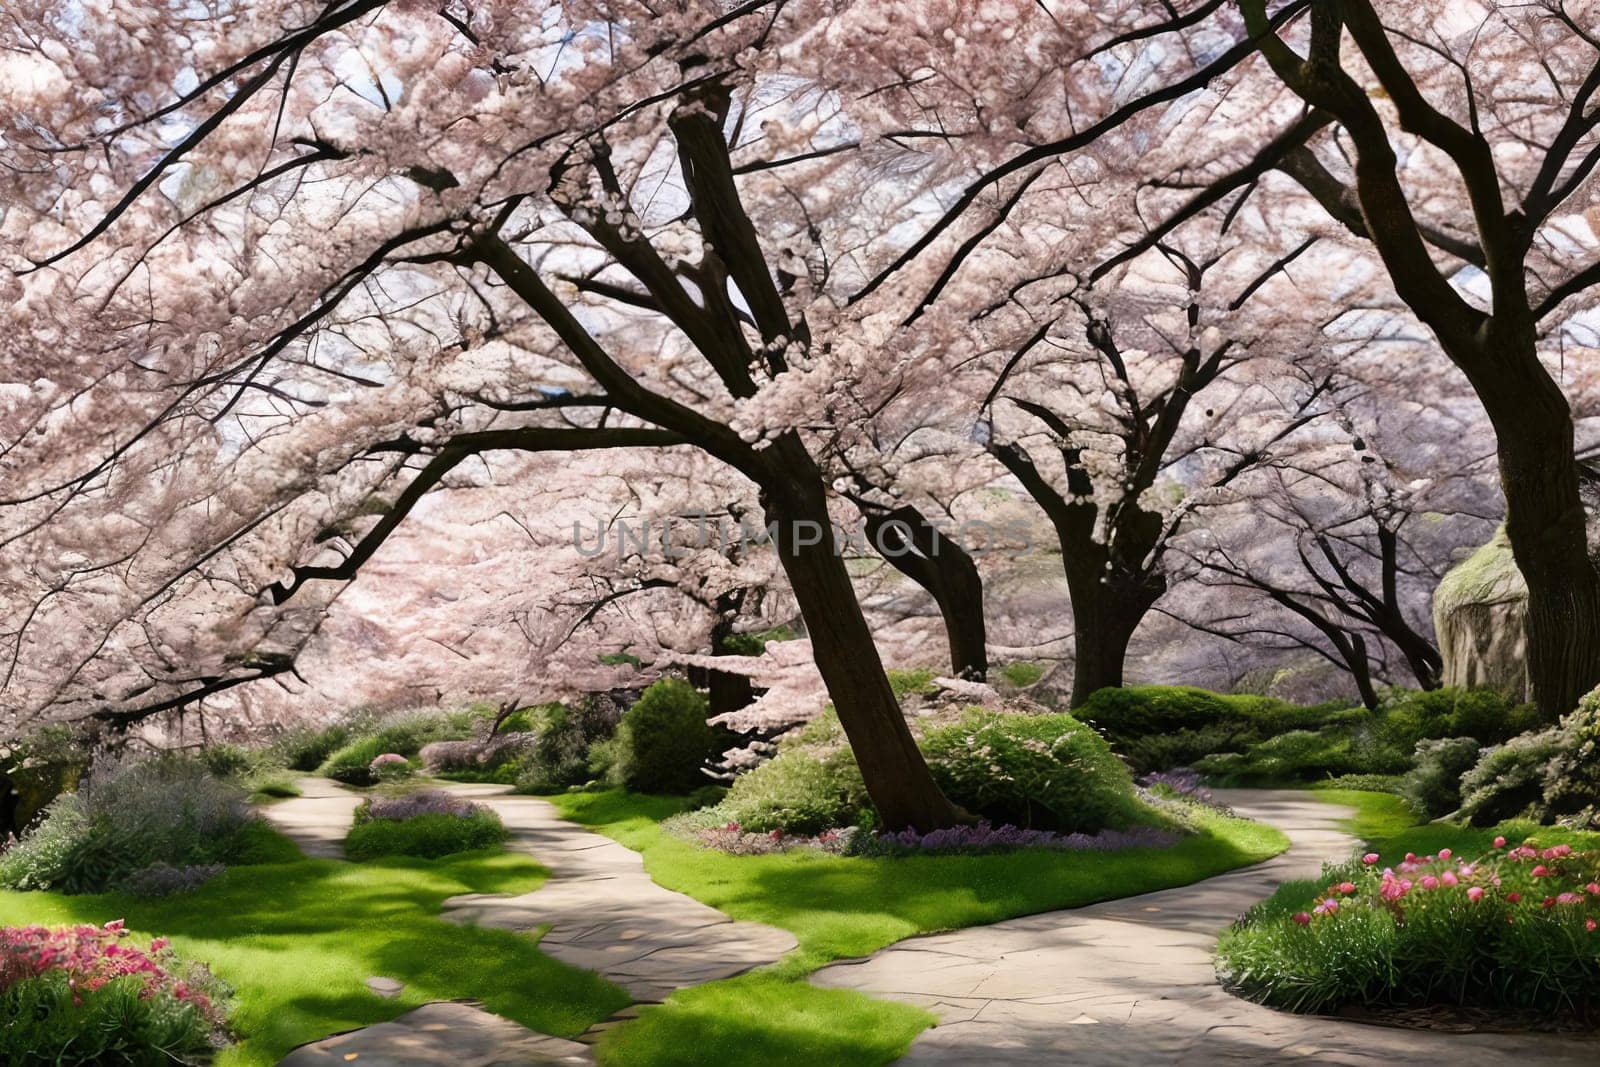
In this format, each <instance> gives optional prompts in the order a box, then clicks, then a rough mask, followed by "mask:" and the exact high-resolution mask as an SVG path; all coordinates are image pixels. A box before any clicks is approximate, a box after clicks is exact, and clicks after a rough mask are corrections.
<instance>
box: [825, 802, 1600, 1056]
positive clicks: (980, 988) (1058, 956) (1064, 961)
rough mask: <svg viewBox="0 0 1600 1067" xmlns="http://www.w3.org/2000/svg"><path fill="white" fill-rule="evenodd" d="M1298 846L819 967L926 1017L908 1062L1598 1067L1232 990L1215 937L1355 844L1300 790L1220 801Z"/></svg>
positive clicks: (1530, 1040)
mask: <svg viewBox="0 0 1600 1067" xmlns="http://www.w3.org/2000/svg"><path fill="white" fill-rule="evenodd" d="M1216 793H1217V797H1218V799H1219V800H1220V801H1222V802H1223V803H1226V804H1228V805H1230V806H1231V807H1233V808H1234V810H1235V811H1237V812H1238V813H1239V814H1240V815H1243V816H1245V817H1246V818H1250V819H1255V820H1258V821H1260V822H1265V823H1270V824H1272V825H1273V826H1276V827H1277V828H1278V829H1280V830H1282V831H1283V832H1284V833H1285V834H1287V835H1288V836H1289V839H1290V842H1291V847H1290V848H1289V850H1288V851H1287V852H1285V853H1283V854H1282V855H1280V856H1278V857H1276V858H1274V859H1272V860H1268V861H1267V862H1265V863H1262V864H1258V865H1257V866H1254V867H1249V868H1245V869H1243V870H1238V871H1232V872H1230V873H1228V874H1224V875H1220V876H1218V877H1216V878H1211V879H1208V880H1207V881H1204V882H1199V883H1196V884H1195V885H1191V886H1186V887H1182V888H1178V889H1168V890H1163V891H1161V892H1158V893H1149V894H1146V895H1144V896H1139V897H1129V898H1124V899H1122V900H1116V901H1109V902H1107V903H1104V904H1096V905H1093V906H1091V907H1087V908H1077V909H1072V910H1069V911H1055V912H1046V913H1043V914H1040V915H1031V916H1027V917H1024V918H1020V919H1011V920H1008V921H1006V922H1001V923H996V924H994V925H992V926H980V927H972V928H970V929H965V930H958V931H955V932H953V933H948V934H937V935H930V936H926V937H916V938H911V939H909V940H906V941H902V942H899V943H898V944H895V945H891V946H889V947H888V948H885V949H883V950H882V951H880V952H878V953H876V954H874V955H873V956H871V957H869V958H867V959H865V960H858V961H852V962H848V963H838V964H834V965H832V966H829V967H825V968H823V969H822V970H820V971H818V972H817V973H816V974H814V975H813V976H812V981H813V982H815V983H816V984H817V985H820V986H826V987H831V988H841V989H855V990H859V991H861V992H863V993H868V994H871V995H873V996H879V997H885V998H887V999H891V1000H899V1001H904V1002H906V1003H910V1004H915V1005H917V1006H919V1007H924V1008H927V1009H928V1010H930V1011H932V1012H933V1013H934V1014H935V1015H937V1016H938V1017H939V1025H938V1026H936V1027H935V1028H933V1029H931V1030H927V1031H924V1032H923V1033H922V1034H921V1035H920V1036H919V1037H918V1038H917V1040H916V1041H915V1042H914V1043H913V1044H912V1046H911V1050H910V1052H909V1054H908V1055H907V1056H906V1057H905V1058H904V1059H903V1060H902V1061H901V1062H903V1063H908V1064H963V1065H965V1064H974V1063H982V1064H984V1065H985V1067H1005V1065H1009V1064H1018V1065H1020V1064H1028V1065H1030V1067H1032V1065H1038V1064H1069V1063H1070V1064H1094V1065H1096V1067H1115V1065H1121V1064H1128V1065H1139V1067H1150V1065H1156V1064H1180V1063H1181V1064H1205V1065H1209V1064H1216V1063H1225V1064H1251V1065H1264V1064H1289V1063H1316V1064H1347V1065H1372V1067H1377V1065H1379V1064H1382V1065H1385V1067H1390V1065H1395V1064H1424V1063H1426V1064H1431V1065H1437V1064H1448V1063H1477V1064H1511V1063H1516V1064H1518V1065H1519V1067H1556V1065H1562V1067H1565V1065H1572V1067H1577V1065H1579V1064H1582V1065H1585V1067H1593V1065H1594V1064H1596V1063H1600V1041H1596V1040H1595V1039H1593V1038H1584V1037H1567V1036H1558V1035H1526V1034H1507V1035H1499V1034H1451V1033H1438V1032H1426V1031H1417V1030H1401V1029H1395V1028H1390V1027H1379V1026H1369V1025H1363V1024H1361V1023H1356V1022H1350V1021H1343V1020H1338V1019H1331V1018H1322V1017H1315V1016H1313V1017H1308V1016H1301V1015H1290V1014H1287V1013H1283V1012H1277V1011H1273V1010H1271V1009H1269V1008H1264V1007H1262V1006H1260V1005H1257V1004H1252V1003H1250V1002H1248V1001H1244V1000H1240V999H1238V998H1236V997H1233V996H1230V995H1228V994H1227V993H1225V992H1224V991H1223V990H1222V988H1221V987H1220V986H1219V985H1218V984H1217V981H1216V978H1215V976H1214V975H1213V972H1212V964H1211V950H1212V947H1213V946H1214V945H1215V943H1216V935H1217V933H1218V932H1219V931H1220V930H1221V929H1222V928H1223V927H1224V926H1226V925H1227V924H1228V923H1230V922H1231V921H1233V919H1234V918H1236V917H1237V916H1238V915H1239V914H1240V913H1242V912H1243V911H1244V910H1245V909H1247V908H1248V907H1249V906H1250V905H1251V904H1254V903H1255V902H1256V901H1258V900H1261V899H1262V898H1264V897H1267V896H1269V895H1270V894H1271V893H1272V890H1273V889H1274V888H1275V887H1276V886H1277V885H1278V883H1280V882H1284V881H1288V880H1292V879H1296V878H1313V877H1316V876H1317V875H1318V874H1319V873H1320V871H1321V866H1322V863H1323V862H1324V861H1327V860H1337V859H1343V858H1344V857H1346V856H1348V855H1349V854H1350V853H1351V851H1352V850H1353V849H1354V848H1355V847H1356V845H1357V842H1356V841H1355V839H1353V838H1351V837H1350V836H1349V835H1348V834H1345V833H1344V832H1342V831H1341V830H1339V829H1338V828H1337V826H1336V823H1337V822H1338V820H1339V817H1340V812H1339V811H1338V809H1337V808H1335V807H1333V806H1332V805H1329V804H1326V803H1323V802H1321V801H1317V800H1311V799H1308V798H1307V797H1306V796H1305V794H1304V793H1300V792H1296V791H1292V790H1282V791H1273V790H1217V791H1216Z"/></svg>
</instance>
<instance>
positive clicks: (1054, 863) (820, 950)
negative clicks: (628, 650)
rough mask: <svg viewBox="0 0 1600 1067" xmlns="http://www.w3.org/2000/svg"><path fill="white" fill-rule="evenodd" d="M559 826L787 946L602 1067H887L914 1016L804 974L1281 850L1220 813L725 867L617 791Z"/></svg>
mask: <svg viewBox="0 0 1600 1067" xmlns="http://www.w3.org/2000/svg"><path fill="white" fill-rule="evenodd" d="M550 799H551V802H552V803H554V804H555V805H556V806H557V807H558V808H559V809H560V810H561V812H562V813H563V814H564V815H566V816H567V817H568V818H571V819H573V820H575V821H577V822H579V823H581V824H583V825H586V826H590V827H592V828H594V829H596V830H599V831H600V832H601V833H604V834H606V835H607V836H610V837H613V838H615V839H616V840H618V841H620V842H622V843H623V844H624V845H627V846H628V847H629V848H632V849H635V850H636V851H638V852H640V853H642V854H643V856H644V862H645V869H646V870H647V871H648V872H649V873H650V876H651V877H652V878H654V879H655V880H656V881H657V882H659V883H660V884H661V885H664V886H666V887H667V888H668V889H674V890H677V891H679V892H683V893H687V894H689V895H690V896H693V897H695V898H696V899H698V900H701V901H704V902H705V903H707V904H710V905H711V906H712V907H715V908H718V909H720V910H722V911H724V912H726V913H727V914H729V915H731V916H733V917H734V918H736V919H748V920H751V921H754V922H763V923H768V924H771V925H773V926H778V927H782V928H784V929H787V930H790V931H791V932H793V933H794V934H795V936H796V938H797V939H798V940H799V942H800V944H799V948H798V949H797V950H796V951H795V952H793V953H791V954H790V955H789V956H787V957H785V958H784V959H783V960H781V961H779V962H778V963H777V964H775V965H773V966H771V967H768V968H762V969H760V970H758V971H755V972H752V973H751V974H748V975H744V976H741V977H738V978H732V979H727V980H725V981H720V982H712V983H709V984H707V985H701V986H696V987H693V988H690V989H685V990H680V991H679V992H677V993H675V994H673V995H672V996H671V997H670V998H668V1000H667V1001H666V1002H665V1003H664V1004H662V1005H660V1006H659V1007H651V1008H647V1009H645V1011H644V1012H643V1014H642V1015H641V1017H640V1018H639V1019H638V1020H637V1021H635V1022H631V1023H628V1024H626V1025H624V1026H621V1027H618V1028H616V1029H613V1030H611V1031H609V1032H608V1033H607V1034H606V1036H605V1037H604V1038H603V1039H602V1041H601V1044H600V1046H599V1052H600V1055H601V1059H602V1062H604V1063H607V1064H620V1065H629V1067H631V1065H635V1064H638V1065H643V1064H651V1065H680V1064H681V1065H684V1067H688V1065H690V1064H699V1063H706V1062H717V1063H728V1064H752V1065H753V1064H766V1063H774V1062H778V1063H801V1062H806V1063H820V1062H827V1063H840V1064H845V1063H851V1064H869V1063H871V1064H876V1063H886V1062H888V1061H889V1060H891V1059H893V1058H895V1057H897V1056H899V1055H900V1054H902V1053H903V1052H904V1050H905V1048H906V1047H907V1045H909V1043H910V1041H911V1039H912V1038H913V1037H915V1036H916V1034H917V1033H919V1032H920V1031H921V1030H923V1029H924V1028H925V1027H927V1026H928V1025H930V1024H931V1023H932V1021H933V1019H932V1017H931V1016H930V1015H928V1014H927V1013H926V1012H922V1011H920V1010H918V1009H915V1008H911V1007H908V1006H906V1005H903V1004H893V1003H887V1002H883V1001H875V1000H872V999H870V998H867V997H864V996H861V995H859V994H855V993H850V992H846V991H842V990H823V989H818V988H816V987H813V986H811V985H810V984H808V983H807V982H805V981H804V977H805V975H807V974H809V973H810V972H811V971H813V970H815V969H816V968H817V967H820V966H822V965H823V964H825V963H828V962H830V961H832V960H836V959H841V958H847V957H854V956H864V955H867V954H869V953H871V952H874V951H876V950H877V949H879V948H882V947H883V946H885V945H888V944H891V943H893V942H895V941H898V940H901V939H902V938H905V937H910V936H912V935H914V934H918V933H927V932H931V931H936V930H947V929H953V928H958V927H964V926H972V925H977V924H982V923H991V922H997V921H999V920H1001V919H1006V918H1011V917H1013V916H1016V915H1024V914H1031V913H1033V912H1037V911H1044V910H1050V909H1054V908H1064V907H1076V906H1080V905H1083V904H1089V903H1093V902H1095V901H1099V900H1107V899H1112V898H1115V897H1121V896H1127V895H1129V894H1133V893H1140V892H1147V891H1151V890H1155V889H1161V888H1166V887H1169V886H1175V885H1185V884H1188V883H1190V882H1193V881H1197V880H1199V879H1201V878H1206V877H1209V876H1211V875H1213V874H1218V873H1221V872H1222V871H1225V870H1230V869H1232V868H1234V867H1239V866H1243V865H1246V864H1250V863H1256V862H1259V861H1260V860H1262V859H1265V858H1267V857H1269V856H1272V855H1275V854H1276V853H1278V852H1279V851H1281V850H1282V849H1283V848H1284V847H1285V845H1286V843H1287V842H1286V840H1285V839H1284V837H1283V836H1282V835H1281V834H1279V833H1278V832H1277V831H1275V830H1273V829H1271V828H1269V827H1265V826H1260V825H1257V824H1254V823H1249V822H1245V821H1242V820H1238V819H1232V818H1227V817H1225V816H1223V815H1221V814H1220V813H1215V812H1213V813H1209V814H1202V815H1200V816H1198V817H1197V820H1196V825H1195V832H1194V833H1192V834H1191V835H1189V836H1186V837H1184V838H1182V839H1181V840H1179V841H1178V843H1176V844H1174V845H1171V846H1169V847H1165V848H1130V849H1125V850H1120V851H1109V852H1092V853H1081V852H1062V851H1055V850H1049V849H1036V848H1030V849H1022V850H1014V851H1002V852H997V853H996V852H990V853H984V854H961V853H958V854H949V853H940V852H934V853H931V854H928V853H921V854H917V853H913V854H902V855H894V856H880V857H845V856H835V855H828V854H825V853H823V852H821V851H818V850H815V849H810V848H799V849H789V850H786V851H781V852H778V853H774V854H765V855H741V856H735V855H728V854H725V853H722V852H719V851H715V850H711V849H707V848H703V847H699V846H698V845H697V844H696V843H693V842H692V841H690V840H686V839H685V838H684V837H683V836H681V835H679V834H675V833H672V832H671V831H669V830H667V829H664V828H663V826H662V823H663V821H664V820H666V819H668V818H670V817H672V816H674V815H679V814H681V813H682V812H683V809H684V808H685V806H686V805H687V803H688V802H687V801H685V800H683V799H680V798H672V797H649V796H639V795H635V794H628V793H623V792H618V791H611V792H582V793H564V794H559V795H556V796H553V797H551V798H550Z"/></svg>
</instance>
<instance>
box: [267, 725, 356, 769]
mask: <svg viewBox="0 0 1600 1067" xmlns="http://www.w3.org/2000/svg"><path fill="white" fill-rule="evenodd" d="M371 724H372V719H371V718H370V717H368V716H364V715H357V716H352V717H351V718H349V719H347V720H344V721H340V722H335V723H331V724H329V725H327V726H322V727H315V726H302V727H297V728H295V729H292V730H288V731H286V732H285V733H283V734H280V735H279V736H278V738H277V740H275V741H273V742H272V745H271V746H270V751H271V752H272V753H273V754H274V755H275V757H276V758H277V759H278V760H280V761H281V762H282V763H283V765H284V766H285V767H288V768H289V769H290V770H291V771H306V772H310V771H315V770H316V769H317V768H318V767H321V766H322V765H323V764H324V763H326V762H327V761H328V757H329V756H331V755H333V754H334V753H335V752H336V751H338V750H339V749H341V748H343V747H344V746H345V745H347V744H349V743H350V742H351V741H353V740H354V739H355V736H356V734H357V733H360V732H362V731H364V730H366V729H370V728H371Z"/></svg>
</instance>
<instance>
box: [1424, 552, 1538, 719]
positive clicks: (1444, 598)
mask: <svg viewBox="0 0 1600 1067" xmlns="http://www.w3.org/2000/svg"><path fill="white" fill-rule="evenodd" d="M1527 612H1528V586H1527V584H1526V583H1525V582H1524V581H1523V580H1522V572H1521V571H1519V570H1517V564H1516V561H1515V560H1514V559H1512V558H1511V542H1510V541H1509V540H1508V539H1507V538H1506V529H1505V527H1504V526H1501V527H1500V528H1499V529H1498V530H1496V531H1495V535H1494V537H1493V538H1491V539H1490V540H1489V542H1488V543H1487V544H1485V545H1483V546H1482V547H1480V548H1479V549H1478V550H1477V551H1475V552H1473V553H1472V555H1470V556H1468V557H1467V558H1466V559H1464V560H1462V561H1461V562H1460V563H1458V564H1456V565H1455V566H1454V567H1452V568H1450V570H1449V572H1447V573H1446V574H1445V576H1444V578H1443V580H1442V581H1440V582H1439V588H1438V589H1436V590H1435V591H1434V594H1433V628H1434V631H1435V632H1436V633H1437V635H1438V640H1439V655H1440V656H1441V657H1442V658H1443V659H1444V684H1445V685H1454V686H1463V687H1469V688H1470V687H1474V686H1485V687H1488V688H1490V689H1495V690H1498V691H1500V692H1501V693H1503V694H1505V695H1506V696H1507V697H1509V698H1511V699H1512V700H1516V701H1528V700H1532V699H1533V691H1532V687H1531V686H1530V685H1529V682H1528V636H1527V621H1526V620H1527Z"/></svg>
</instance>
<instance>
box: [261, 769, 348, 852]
mask: <svg viewBox="0 0 1600 1067" xmlns="http://www.w3.org/2000/svg"><path fill="white" fill-rule="evenodd" d="M295 785H298V786H299V787H300V795H299V796H297V797H288V798H287V799H284V800H280V801H278V802H277V803H275V804H265V805H262V806H261V807H260V808H258V809H256V810H257V811H258V812H260V814H261V816H262V818H264V819H266V820H267V821H268V822H270V823H271V824H272V825H273V826H274V827H275V828H276V829H277V830H278V832H279V833H281V834H283V836H285V837H287V838H288V839H289V840H291V841H293V842H294V843H295V844H297V845H299V846H300V851H301V852H304V853H305V854H306V855H308V856H315V857H317V858H320V859H340V858H341V857H343V856H344V835H345V834H347V833H349V832H350V822H351V820H352V819H353V818H355V814H356V809H357V808H359V807H360V806H361V802H362V801H363V800H365V799H366V798H365V797H363V796H362V795H361V794H359V793H354V792H351V791H350V790H348V789H346V788H344V786H342V785H340V784H339V783H338V782H335V781H331V780H329V779H327V778H300V779H297V780H296V781H295Z"/></svg>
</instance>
